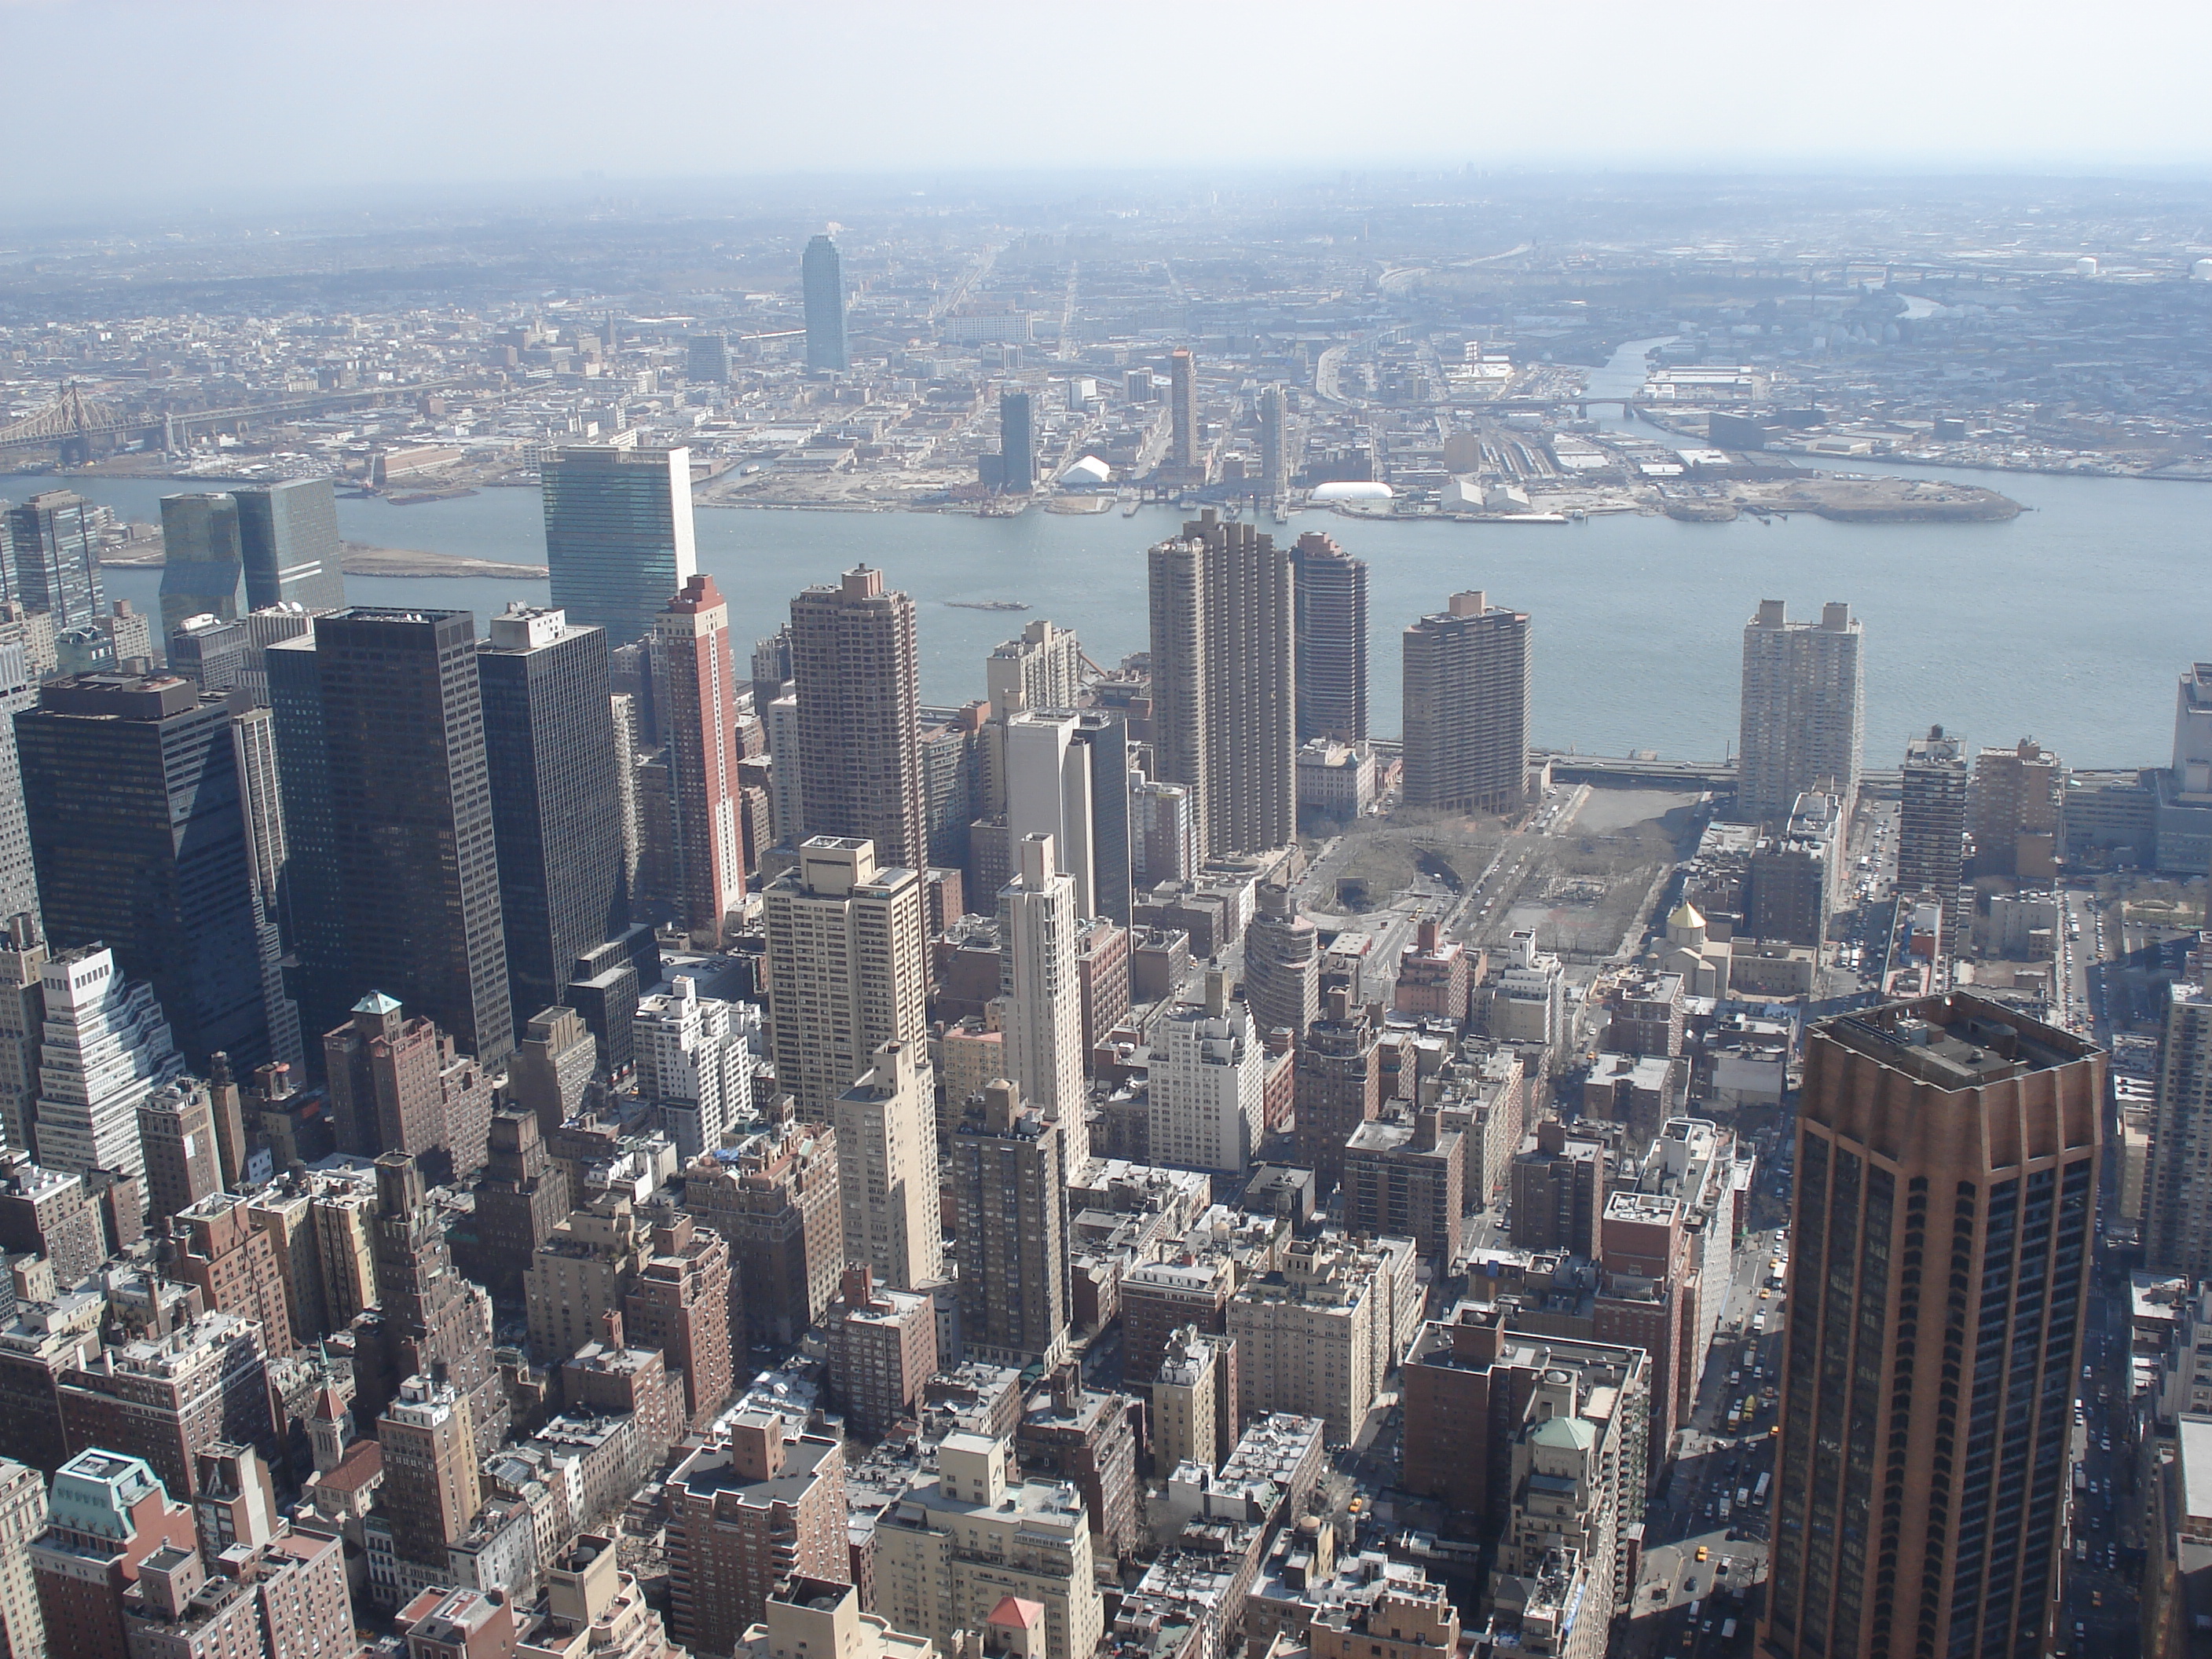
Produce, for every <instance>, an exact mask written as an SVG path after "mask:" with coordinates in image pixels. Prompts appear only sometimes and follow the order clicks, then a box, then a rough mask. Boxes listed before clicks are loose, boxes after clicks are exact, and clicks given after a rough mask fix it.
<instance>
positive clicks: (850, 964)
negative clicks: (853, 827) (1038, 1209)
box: [764, 836, 928, 1121]
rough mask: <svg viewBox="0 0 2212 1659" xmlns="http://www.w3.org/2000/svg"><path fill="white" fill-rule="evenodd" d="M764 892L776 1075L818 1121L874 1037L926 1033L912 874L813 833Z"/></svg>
mask: <svg viewBox="0 0 2212 1659" xmlns="http://www.w3.org/2000/svg"><path fill="white" fill-rule="evenodd" d="M764 898H765V906H766V909H767V916H768V962H767V974H768V1035H769V1057H770V1058H771V1059H772V1060H774V1061H775V1074H776V1082H777V1086H778V1087H780V1088H782V1089H785V1090H787V1091H790V1093H791V1095H792V1096H793V1098H794V1099H796V1100H797V1102H798V1103H799V1111H800V1112H801V1114H803V1115H805V1116H806V1117H808V1118H809V1119H811V1120H816V1121H822V1120H826V1119H827V1118H829V1115H830V1108H831V1106H832V1105H833V1103H835V1102H836V1099H837V1097H839V1096H840V1095H842V1094H843V1093H844V1092H845V1091H846V1090H847V1089H848V1088H850V1087H851V1086H852V1084H853V1079H855V1078H857V1077H859V1076H860V1073H863V1072H865V1071H866V1070H867V1069H868V1066H869V1065H870V1063H871V1061H872V1057H873V1055H874V1054H875V1052H876V1050H877V1049H878V1048H881V1047H882V1046H883V1045H884V1043H886V1042H904V1043H908V1044H911V1045H915V1047H916V1048H919V1047H920V1045H921V1044H922V1043H924V1042H926V1041H927V1035H928V1033H927V1024H926V1020H925V1009H924V987H925V983H926V979H927V965H928V959H927V951H928V945H927V940H926V939H925V938H924V937H923V933H922V921H921V877H920V876H919V875H917V874H916V873H915V872H914V871H912V870H906V869H897V868H889V869H878V867H877V864H876V848H875V847H874V846H873V845H872V843H871V842H866V841H854V840H839V839H837V838H836V837H833V836H812V837H811V838H810V839H808V840H807V841H806V842H804V843H802V844H801V846H800V847H799V866H798V867H797V868H796V869H793V870H787V871H786V872H784V873H783V874H782V875H781V876H778V877H777V878H775V880H774V881H773V882H771V883H769V886H768V889H767V891H766V894H765V896H764ZM926 1068H927V1066H926V1062H925V1063H924V1066H923V1069H926Z"/></svg>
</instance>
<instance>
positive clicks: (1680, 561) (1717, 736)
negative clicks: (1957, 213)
mask: <svg viewBox="0 0 2212 1659" xmlns="http://www.w3.org/2000/svg"><path fill="white" fill-rule="evenodd" d="M1646 344H1648V343H1645V342H1632V343H1631V345H1630V346H1629V347H1628V348H1625V349H1624V350H1623V352H1622V354H1621V355H1620V356H1619V357H1617V358H1616V359H1615V362H1614V363H1613V365H1611V366H1610V368H1611V374H1610V375H1609V376H1608V374H1607V371H1606V370H1600V371H1598V374H1599V376H1600V377H1601V378H1600V379H1598V380H1594V382H1593V385H1592V387H1591V390H1592V391H1593V392H1608V391H1610V392H1615V393H1616V394H1617V393H1618V392H1621V391H1624V390H1629V389H1632V386H1633V384H1634V375H1635V373H1636V364H1637V363H1638V362H1640V356H1641V354H1640V350H1639V348H1640V347H1642V346H1644V345H1646ZM1623 381H1626V383H1627V384H1626V385H1623V384H1621V383H1622V382H1623ZM1639 429H1640V430H1642V431H1643V432H1644V433H1646V434H1648V435H1656V428H1650V427H1644V428H1639ZM1854 465H1860V467H1861V470H1865V471H1876V470H1880V469H1879V468H1877V467H1875V466H1871V465H1865V464H1856V463H1855V464H1854ZM1957 476H1960V477H1963V478H1965V479H1966V480H1967V481H1969V482H1973V483H1985V484H1988V485H1990V486H1991V487H1993V488H1996V489H2002V490H2003V491H2004V492H2005V493H2006V494H2007V495H2011V496H2013V497H2014V498H2015V500H2017V501H2020V502H2021V503H2022V504H2023V505H2024V506H2026V507H2028V508H2029V509H2031V510H2030V511H2028V512H2026V513H2021V515H2020V516H2019V517H2018V518H2016V519H2014V520H2009V521H2008V522H2006V523H2002V524H1903V525H1841V524H1831V523H1829V522H1827V521H1826V520H1821V519H1816V518H1813V517H1810V516H1809V515H1796V516H1793V517H1792V518H1790V520H1787V521H1786V522H1776V523H1761V522H1760V521H1759V520H1755V519H1743V520H1738V521H1737V522H1735V523H1734V524H1726V525H1694V524H1681V523H1678V522H1676V521H1675V520H1672V519H1667V518H1647V517H1643V516H1639V515H1634V514H1620V515H1618V516H1612V517H1606V518H1600V519H1594V520H1590V521H1589V522H1588V523H1584V524H1573V525H1496V524H1492V525H1480V524H1455V523H1450V522H1440V523H1421V522H1419V521H1399V522H1391V521H1387V520H1383V521H1376V520H1356V519H1349V518H1345V517H1341V516H1340V515H1337V514H1334V513H1327V512H1311V513H1302V514H1300V515H1298V516H1297V519H1296V520H1294V521H1293V523H1292V525H1291V526H1280V527H1272V526H1271V527H1272V528H1274V530H1275V533H1276V534H1278V535H1295V534H1297V532H1299V531H1301V530H1321V531H1325V532H1328V534H1330V535H1332V536H1334V537H1335V538H1336V539H1337V540H1338V541H1339V542H1340V543H1341V544H1343V545H1344V546H1345V547H1346V549H1347V550H1349V551H1351V552H1352V553H1354V554H1356V555H1358V556H1359V557H1361V558H1364V559H1366V560H1367V561H1368V562H1369V563H1370V567H1371V570H1370V581H1369V611H1370V620H1371V623H1372V624H1373V628H1374V643H1373V648H1372V651H1371V653H1370V656H1371V671H1372V675H1371V678H1372V683H1371V686H1370V708H1371V709H1372V710H1373V715H1372V720H1373V725H1374V727H1375V729H1376V733H1377V735H1389V734H1390V733H1392V732H1395V731H1396V730H1397V728H1398V726H1399V720H1398V708H1399V678H1400V674H1399V646H1398V634H1399V632H1400V630H1401V629H1403V627H1404V626H1405V625H1406V623H1407V622H1408V621H1410V620H1411V619H1412V618H1413V617H1415V616H1418V615H1419V614H1420V613H1421V612H1423V611H1432V610H1437V609H1441V608H1442V606H1443V601H1444V599H1445V598H1446V596H1448V595H1449V594H1450V593H1453V592H1457V591H1459V590H1461V589H1463V588H1474V587H1480V588H1483V589H1486V591H1487V592H1489V593H1490V594H1491V595H1492V598H1493V599H1494V600H1496V601H1497V602H1498V603H1501V604H1505V605H1514V606H1516V607H1518V608H1520V609H1522V610H1525V611H1528V612H1530V613H1531V614H1532V615H1533V617H1534V628H1535V653H1536V659H1535V686H1534V703H1535V708H1534V732H1533V734H1532V736H1533V738H1534V741H1536V742H1538V743H1541V744H1558V745H1560V746H1563V747H1572V748H1577V749H1580V750H1584V751H1586V752H1592V753H1599V754H1621V753H1625V752H1626V751H1627V750H1631V749H1650V750H1657V751H1658V752H1659V753H1660V754H1661V755H1662V756H1664V757H1668V758H1670V759H1709V758H1718V757H1720V756H1721V755H1722V754H1723V753H1724V752H1725V751H1726V750H1728V749H1729V746H1730V745H1732V744H1733V743H1734V741H1735V732H1736V701H1737V692H1738V678H1739V673H1740V667H1741V649H1742V629H1743V624H1744V622H1745V621H1746V619H1747V618H1748V617H1750V615H1751V614H1752V612H1753V610H1755V609H1756V607H1757V605H1758V603H1759V600H1760V599H1762V598H1769V599H1786V600H1788V601H1789V604H1790V611H1791V613H1792V614H1793V615H1800V616H1807V615H1817V614H1818V613H1819V611H1820V605H1821V604H1822V602H1823V601H1825V600H1829V599H1844V600H1847V601H1849V602H1850V605H1852V607H1853V608H1854V609H1855V610H1856V611H1857V613H1858V615H1859V616H1860V617H1862V618H1863V619H1864V621H1865V624H1866V655H1867V685H1866V731H1867V743H1866V751H1867V760H1868V763H1869V764H1870V765H1875V766H1883V765H1891V764H1894V763H1895V762H1896V760H1897V758H1898V757H1900V756H1901V755H1902V753H1903V750H1904V747H1905V741H1906V739H1907V738H1911V737H1913V736H1915V735H1917V734H1918V733H1919V732H1922V731H1923V730H1924V729H1925V728H1926V727H1927V726H1929V725H1930V724H1931V723H1940V724H1942V725H1943V726H1946V727H1947V728H1949V729H1951V730H1953V731H1955V732H1962V733H1964V734H1965V735H1966V738H1968V739H1969V740H1970V741H1972V742H1976V743H1988V744H1998V743H2007V744H2008V743H2010V742H2012V741H2014V740H2015V739H2016V738H2021V737H2022V736H2030V735H2032V736H2033V737H2035V738H2039V739H2040V740H2041V741H2043V742H2044V743H2045V744H2049V745H2050V746H2051V747H2052V748H2053V749H2055V750H2057V752H2058V753H2059V755H2061V756H2062V757H2063V758H2064V759H2065V760H2066V762H2067V763H2069V764H2070V765H2075V766H2140V765H2164V764H2165V763H2166V761H2167V758H2168V757H2169V755H2170V752H2171V748H2172V732H2173V698H2174V681H2175V677H2176V675H2177V674H2178V673H2179V671H2180V670H2181V668H2182V667H2183V666H2184V665H2185V664H2187V663H2189V662H2191V661H2194V660H2196V659H2199V658H2204V659H2212V556H2208V555H2212V485H2204V484H2191V483H2152V482H2147V481H2142V480H2137V479H2125V478H2083V477H2041V476H2036V475H2033V474H2009V473H2008V474H2002V475H1990V474H1982V473H1963V474H1959V475H1957ZM58 482H62V481H58V480H54V479H51V478H39V479H33V478H29V477H20V476H18V477H0V496H5V497H7V498H9V499H12V500H18V501H20V500H21V499H22V497H23V496H24V495H27V494H29V493H31V492H32V491H33V490H34V489H42V488H43V489H52V488H54V487H55V486H56V483H58ZM67 482H68V483H69V484H70V487H71V488H75V489H80V490H82V493H83V494H85V495H88V496H89V497H91V498H92V499H94V500H96V501H104V502H106V503H108V504H110V505H112V507H115V508H116V510H117V511H118V513H125V514H127V515H128V516H129V517H131V518H134V519H139V520H158V519H159V517H160V509H159V507H158V505H157V503H158V501H159V500H160V498H161V495H165V494H167V493H169V492H171V491H173V490H175V489H179V488H206V487H207V486H205V485H204V484H200V485H190V484H188V485H183V486H179V485H178V484H176V483H169V482H165V481H161V480H155V479H76V480H70V481H67ZM1180 520H1181V514H1179V513H1176V512H1175V511H1173V510H1171V509H1168V508H1147V509H1146V510H1144V511H1142V512H1140V513H1138V514H1137V515H1136V516H1135V517H1133V518H1127V519H1125V518H1123V517H1122V516H1121V513H1120V511H1119V510H1118V509H1117V510H1115V512H1112V513H1104V514H1099V515H1096V516H1062V515H1060V514H1055V513H1045V512H1042V511H1032V512H1029V513H1024V514H1022V515H1021V516H1020V517H1019V518H1015V519H977V518H970V517H965V516H959V515H953V514H939V513H817V512H779V511H771V510H761V509H727V508H702V509H700V511H699V513H698V546H699V559H700V563H701V565H702V567H703V568H706V569H707V570H709V571H711V572H712V573H713V574H714V580H716V582H717V583H718V584H720V586H721V588H722V591H723V592H724V593H725V594H726V596H727V598H728V599H729V601H730V609H731V625H732V629H733V632H734V634H735V635H736V638H737V640H738V645H739V650H740V656H739V660H738V673H739V674H740V675H743V674H744V671H745V662H744V656H743V652H744V644H745V642H746V641H750V640H751V639H752V638H754V637H755V636H757V635H761V634H765V633H768V632H770V631H772V630H773V629H775V626H776V624H777V623H779V622H781V620H782V619H783V618H784V617H786V616H787V614H788V611H787V606H788V603H789V599H790V596H791V595H792V594H793V592H796V591H797V590H798V589H799V587H801V586H805V585H807V584H809V583H813V582H825V581H831V580H835V579H836V574H837V572H838V571H839V570H841V569H842V568H846V567H848V566H850V565H853V564H855V563H859V562H863V561H865V562H867V563H870V564H874V565H879V566H881V567H882V568H883V569H884V574H885V576H886V578H887V580H889V582H890V584H891V585H893V586H900V587H903V588H905V589H907V590H908V592H911V593H912V594H913V595H914V596H915V599H916V600H917V601H918V602H919V604H920V605H921V674H922V696H923V697H924V698H925V700H927V701H930V702H958V701H962V700H964V699H966V698H969V697H971V696H980V695H981V691H982V685H983V673H982V659H983V658H984V657H985V656H986V655H987V653H989V651H990V649H991V647H993V646H994V645H995V644H997V643H998V642H999V641H1000V640H1003V639H1006V638H1007V637H1009V636H1010V635H1012V634H1014V633H1016V632H1018V630H1019V628H1020V625H1021V623H1023V622H1024V620H1026V618H1024V617H1021V616H1018V615H1013V614H998V613H993V612H988V611H964V610H958V609H955V608H952V607H951V606H950V605H947V604H946V603H945V601H947V600H957V599H967V600H974V599H1012V600H1019V601H1022V602H1024V603H1026V604H1028V605H1030V606H1032V607H1033V609H1032V611H1031V612H1030V615H1031V616H1033V617H1051V618H1052V619H1053V620H1054V621H1055V622H1058V623H1061V624H1062V625H1064V626H1066V627H1069V628H1073V629H1075V631H1076V632H1077V633H1078V634H1079V635H1080V636H1081V637H1082V640H1083V642H1084V646H1085V649H1086V650H1088V651H1089V652H1090V653H1091V656H1092V657H1093V658H1094V659H1097V661H1099V662H1101V663H1103V664H1108V665H1111V664H1113V663H1114V662H1115V661H1117V660H1118V659H1120V658H1121V656H1123V655H1124V654H1125V653H1128V652H1132V651H1138V650H1142V649H1143V648H1144V647H1145V643H1146V597H1145V558H1144V553H1145V549H1146V546H1147V545H1148V544H1151V543H1152V542H1154V541H1157V540H1158V539H1160V538H1162V537H1163V536H1164V535H1167V534H1170V533H1172V532H1173V531H1174V530H1175V528H1176V526H1177V524H1178V523H1179V522H1180ZM338 522H339V526H340V527H341V529H342V531H343V533H344V534H345V535H346V536H347V537H348V538H351V539H354V540H358V541H363V542H371V543H376V544H381V545H385V546H391V547H414V548H428V549H431V550H437V551H441V552H448V553H462V554H471V555H474V556H478V557H482V558H489V559H501V560H511V561H513V562H527V563H539V562H543V561H544V535H543V525H542V520H541V517H540V513H539V508H538V495H537V492H536V491H534V490H530V489H488V490H485V491H483V493H482V494H479V495H469V496H462V497H459V498H457V499H454V500H450V501H435V502H425V503H421V504H418V505H416V506H411V507H392V506H391V505H389V504H388V503H386V502H384V501H346V500H341V501H339V502H338ZM107 581H108V591H109V592H110V593H111V594H113V595H116V596H119V597H123V598H127V599H131V600H132V601H133V602H134V603H137V604H140V605H143V606H144V607H145V608H146V609H147V610H149V611H157V610H158V607H157V606H156V605H155V591H156V589H157V588H158V586H159V581H160V578H159V574H158V573H157V572H154V571H131V570H119V569H118V570H112V571H110V572H109V573H108V574H107ZM346 589H347V592H348V594H349V596H350V597H351V598H352V599H354V600H355V601H356V602H357V603H361V604H374V605H389V604H407V605H435V606H440V607H459V608H465V609H468V610H471V611H476V612H477V615H478V618H479V627H481V626H482V618H483V617H484V616H485V615H487V614H488V613H489V612H491V611H495V610H497V609H499V608H501V606H502V605H505V603H506V602H507V600H509V599H531V600H534V601H537V602H539V603H543V602H544V599H545V598H546V585H545V584H544V582H542V581H538V582H531V581H491V580H456V579H452V578H416V579H392V578H362V577H357V576H356V577H349V578H348V579H347V581H346Z"/></svg>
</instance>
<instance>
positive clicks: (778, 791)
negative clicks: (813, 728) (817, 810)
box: [761, 694, 806, 847]
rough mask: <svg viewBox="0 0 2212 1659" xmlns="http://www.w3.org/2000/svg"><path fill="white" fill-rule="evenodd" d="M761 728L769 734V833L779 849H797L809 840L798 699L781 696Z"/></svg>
mask: <svg viewBox="0 0 2212 1659" xmlns="http://www.w3.org/2000/svg"><path fill="white" fill-rule="evenodd" d="M761 725H762V727H763V730H764V731H765V732H767V734H768V754H769V777H770V780H771V787H770V788H769V833H770V834H771V835H772V836H774V838H775V844H776V845H777V846H779V847H796V846H798V845H799V842H801V841H803V840H805V837H806V802H805V786H804V782H803V779H804V777H805V766H804V763H803V762H802V761H801V760H800V758H799V699H798V697H797V696H793V695H790V694H787V695H785V696H781V697H778V698H777V699H776V700H775V702H772V703H770V704H769V706H768V707H767V708H765V709H763V711H762V713H761Z"/></svg>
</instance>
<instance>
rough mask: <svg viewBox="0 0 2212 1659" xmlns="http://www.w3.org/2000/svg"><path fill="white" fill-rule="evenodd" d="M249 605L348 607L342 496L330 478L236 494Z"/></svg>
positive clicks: (318, 608)
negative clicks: (341, 528)
mask: <svg viewBox="0 0 2212 1659" xmlns="http://www.w3.org/2000/svg"><path fill="white" fill-rule="evenodd" d="M231 495H232V498H233V499H234V501H237V503H238V544H239V550H240V554H241V555H242V556H243V558H244V561H245V564H246V609H248V610H249V611H258V610H260V609H261V608H262V607H263V606H264V605H299V606H301V607H302V608H303V609H306V610H308V611H335V610H337V609H338V607H340V606H341V605H343V604H344V603H345V602H346V597H345V575H344V572H343V567H342V565H341V563H340V562H339V561H340V555H341V547H340V544H339V541H338V503H337V490H336V489H334V488H333V487H332V485H331V481H330V480H329V479H328V478H287V479H285V480H284V481H283V483H270V484H252V485H248V486H246V488H244V489H236V490H233V491H232V492H231Z"/></svg>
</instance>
